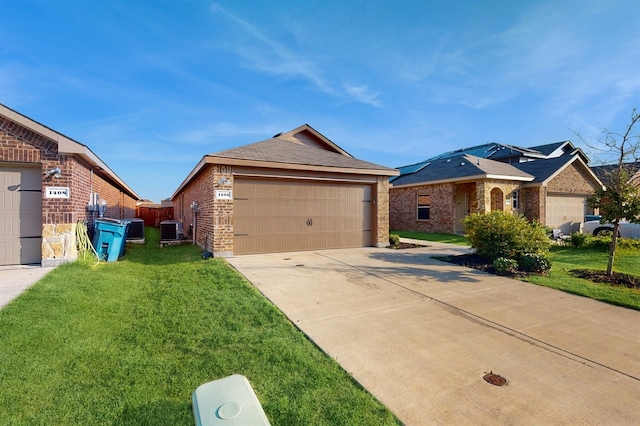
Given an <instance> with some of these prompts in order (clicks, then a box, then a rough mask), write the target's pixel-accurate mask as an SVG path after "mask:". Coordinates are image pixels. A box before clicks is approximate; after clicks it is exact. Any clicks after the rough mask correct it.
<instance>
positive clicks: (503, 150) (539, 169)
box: [390, 141, 599, 187]
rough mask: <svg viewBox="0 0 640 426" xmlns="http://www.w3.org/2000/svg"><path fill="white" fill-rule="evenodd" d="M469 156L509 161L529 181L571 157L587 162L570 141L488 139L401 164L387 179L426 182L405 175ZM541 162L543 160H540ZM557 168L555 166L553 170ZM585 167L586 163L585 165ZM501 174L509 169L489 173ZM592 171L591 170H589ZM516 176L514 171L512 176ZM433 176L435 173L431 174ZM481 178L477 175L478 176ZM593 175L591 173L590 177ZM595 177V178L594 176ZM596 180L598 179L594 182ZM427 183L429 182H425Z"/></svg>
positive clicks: (542, 177) (543, 178) (448, 177)
mask: <svg viewBox="0 0 640 426" xmlns="http://www.w3.org/2000/svg"><path fill="white" fill-rule="evenodd" d="M465 155H468V156H472V157H475V158H482V159H484V160H485V161H494V162H496V163H501V164H510V165H511V166H513V167H515V168H516V169H518V170H520V171H521V172H524V173H525V174H526V175H528V176H530V177H534V176H535V179H534V180H533V181H532V182H534V183H536V182H544V181H546V180H547V179H549V177H550V176H552V175H553V174H554V173H557V172H558V171H559V169H558V168H564V167H566V164H567V163H568V162H571V161H574V160H572V159H575V158H580V159H581V160H582V162H583V163H584V164H585V166H586V164H587V163H588V161H589V159H588V158H587V156H586V155H585V154H584V153H583V152H582V150H581V149H579V148H576V147H575V146H573V144H572V143H571V142H570V141H563V142H554V143H550V144H545V145H539V146H535V147H531V148H523V147H519V146H515V145H506V144H500V143H497V142H490V143H486V144H482V145H476V146H472V147H469V148H462V149H458V150H455V151H450V152H445V153H444V154H440V155H438V156H435V157H432V158H430V159H428V160H425V161H421V162H419V163H415V164H411V165H407V166H402V167H399V168H398V170H399V171H400V176H399V177H395V178H391V179H390V182H392V183H393V186H394V187H396V186H398V185H404V184H406V183H407V182H414V184H415V183H417V182H422V183H425V182H427V181H425V180H420V178H419V177H418V176H414V177H413V178H406V177H405V176H408V175H418V174H419V175H420V176H422V177H426V176H427V175H428V173H422V174H420V172H421V171H422V170H423V169H425V168H426V167H428V166H429V165H430V164H433V163H435V162H438V161H446V160H454V159H459V158H460V156H465ZM552 159H561V160H558V161H550V160H552ZM541 161H543V162H544V163H541ZM554 167H557V168H556V169H553V168H554ZM586 167H587V168H588V166H586ZM501 173H504V175H503V176H513V175H514V174H513V171H511V172H510V171H508V170H502V171H500V169H498V168H497V166H496V167H494V170H493V172H492V173H491V175H492V176H497V175H501ZM591 174H593V173H591ZM442 176H443V178H444V179H445V180H451V179H458V178H460V177H463V176H459V177H455V176H451V171H448V170H443V175H442ZM515 176H517V174H516V175H515ZM434 177H436V178H437V176H434ZM478 177H481V174H479V175H478ZM594 178H595V176H594ZM596 180H597V178H596ZM598 182H599V181H598ZM429 183H431V181H429Z"/></svg>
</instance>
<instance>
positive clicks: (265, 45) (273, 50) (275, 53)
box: [211, 4, 381, 107]
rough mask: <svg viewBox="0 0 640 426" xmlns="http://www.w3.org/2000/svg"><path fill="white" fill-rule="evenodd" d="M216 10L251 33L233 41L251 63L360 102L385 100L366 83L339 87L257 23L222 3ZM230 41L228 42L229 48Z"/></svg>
mask: <svg viewBox="0 0 640 426" xmlns="http://www.w3.org/2000/svg"><path fill="white" fill-rule="evenodd" d="M211 10H212V12H213V13H219V14H222V15H224V16H225V17H227V18H228V19H229V20H231V21H232V22H233V23H235V24H236V26H237V27H238V28H240V29H241V30H242V33H243V34H244V35H245V36H248V37H241V38H242V39H240V38H239V39H237V40H235V41H234V42H229V43H230V44H231V46H232V48H233V52H234V53H236V54H237V55H239V56H240V57H242V58H243V59H245V60H246V61H248V63H249V64H250V67H251V68H253V69H256V70H258V71H261V72H266V73H269V74H274V75H279V76H284V77H289V78H301V79H303V80H306V81H308V82H310V83H311V84H312V85H313V86H314V87H315V88H316V89H318V90H320V91H321V92H323V93H326V94H328V95H331V96H334V97H345V96H348V97H350V98H351V99H354V100H356V101H358V102H362V103H365V104H369V105H372V106H376V107H379V106H381V103H380V101H379V100H377V99H375V98H376V97H377V95H378V94H377V93H376V94H375V95H372V94H370V93H368V89H366V86H348V85H344V89H345V90H346V91H341V90H338V89H337V88H336V87H339V86H338V85H336V84H333V83H331V82H330V81H328V79H327V78H326V77H325V73H324V72H323V70H322V69H321V68H320V67H319V66H318V65H317V64H316V63H315V62H314V61H313V60H312V59H310V58H309V57H308V56H306V55H304V54H302V53H298V52H296V51H295V50H294V49H292V48H290V47H289V46H287V45H286V44H284V43H281V42H278V41H277V40H275V38H273V37H269V36H268V35H267V34H266V33H265V32H264V31H262V30H261V29H260V28H259V27H258V26H257V25H254V24H252V23H251V22H248V21H246V20H244V19H242V18H240V17H238V16H236V15H235V14H233V13H232V12H230V11H228V10H226V9H225V8H223V7H222V6H220V5H219V4H214V5H213V6H212V8H211ZM228 46H229V44H227V48H229V47H228ZM362 88H365V90H364V91H363V90H362Z"/></svg>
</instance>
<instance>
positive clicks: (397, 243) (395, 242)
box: [389, 234, 400, 247]
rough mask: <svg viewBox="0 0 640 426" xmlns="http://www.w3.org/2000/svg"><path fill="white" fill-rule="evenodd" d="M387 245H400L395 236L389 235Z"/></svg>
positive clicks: (398, 239)
mask: <svg viewBox="0 0 640 426" xmlns="http://www.w3.org/2000/svg"><path fill="white" fill-rule="evenodd" d="M389 244H391V245H392V246H394V247H395V246H397V245H400V237H399V236H398V235H396V234H390V235H389Z"/></svg>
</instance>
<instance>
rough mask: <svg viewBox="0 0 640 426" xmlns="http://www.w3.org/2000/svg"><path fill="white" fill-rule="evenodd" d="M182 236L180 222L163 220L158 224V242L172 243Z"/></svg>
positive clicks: (182, 230)
mask: <svg viewBox="0 0 640 426" xmlns="http://www.w3.org/2000/svg"><path fill="white" fill-rule="evenodd" d="M183 235H184V229H183V227H182V222H178V221H176V220H165V221H164V222H160V240H161V241H172V240H181V239H182V236H183Z"/></svg>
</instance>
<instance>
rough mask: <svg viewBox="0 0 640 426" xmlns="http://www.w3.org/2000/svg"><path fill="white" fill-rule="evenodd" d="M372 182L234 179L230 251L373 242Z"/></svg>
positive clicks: (318, 246)
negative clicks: (369, 183)
mask: <svg viewBox="0 0 640 426" xmlns="http://www.w3.org/2000/svg"><path fill="white" fill-rule="evenodd" d="M371 191H372V187H371V185H365V184H349V183H325V182H315V181H313V182H307V181H287V180H274V179H249V178H246V179H242V178H236V179H235V182H234V201H233V210H234V212H233V215H234V220H233V227H234V243H233V245H234V249H233V251H234V254H253V253H277V252H287V251H301V250H317V249H331V248H350V247H365V246H371V245H372V235H371V234H372V229H371V226H372V217H371V215H372V199H371Z"/></svg>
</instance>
